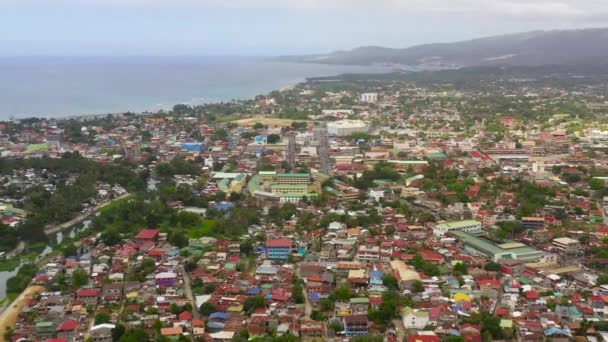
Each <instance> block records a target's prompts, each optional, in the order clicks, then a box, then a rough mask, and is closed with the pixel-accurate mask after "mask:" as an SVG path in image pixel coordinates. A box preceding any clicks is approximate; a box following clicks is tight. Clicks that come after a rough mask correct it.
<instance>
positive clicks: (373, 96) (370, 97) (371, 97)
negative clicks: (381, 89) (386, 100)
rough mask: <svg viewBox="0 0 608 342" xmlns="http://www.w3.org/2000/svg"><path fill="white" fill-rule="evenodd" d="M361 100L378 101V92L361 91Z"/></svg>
mask: <svg viewBox="0 0 608 342" xmlns="http://www.w3.org/2000/svg"><path fill="white" fill-rule="evenodd" d="M361 102H366V103H376V102H378V93H363V94H361Z"/></svg>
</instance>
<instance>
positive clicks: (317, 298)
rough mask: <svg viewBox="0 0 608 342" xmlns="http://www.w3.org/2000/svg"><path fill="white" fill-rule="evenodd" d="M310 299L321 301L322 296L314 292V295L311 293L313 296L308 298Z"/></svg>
mask: <svg viewBox="0 0 608 342" xmlns="http://www.w3.org/2000/svg"><path fill="white" fill-rule="evenodd" d="M308 298H310V300H319V299H321V295H319V294H318V293H314V292H312V293H311V294H310V295H309V296H308Z"/></svg>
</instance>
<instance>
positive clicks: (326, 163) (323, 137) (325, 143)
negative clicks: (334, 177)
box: [319, 127, 332, 176]
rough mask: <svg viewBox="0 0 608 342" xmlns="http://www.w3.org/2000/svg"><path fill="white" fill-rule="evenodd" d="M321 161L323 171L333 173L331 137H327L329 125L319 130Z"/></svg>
mask: <svg viewBox="0 0 608 342" xmlns="http://www.w3.org/2000/svg"><path fill="white" fill-rule="evenodd" d="M319 134H320V135H319V161H320V164H321V172H322V173H324V174H326V175H328V176H330V175H331V167H332V165H331V157H330V155H329V138H328V137H327V127H323V128H321V129H320V130H319Z"/></svg>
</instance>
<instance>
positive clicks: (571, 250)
mask: <svg viewBox="0 0 608 342" xmlns="http://www.w3.org/2000/svg"><path fill="white" fill-rule="evenodd" d="M553 246H554V247H555V248H556V249H557V251H558V252H559V253H560V254H576V253H577V252H578V251H579V247H580V242H579V241H578V240H574V239H571V238H569V237H561V238H556V239H553Z"/></svg>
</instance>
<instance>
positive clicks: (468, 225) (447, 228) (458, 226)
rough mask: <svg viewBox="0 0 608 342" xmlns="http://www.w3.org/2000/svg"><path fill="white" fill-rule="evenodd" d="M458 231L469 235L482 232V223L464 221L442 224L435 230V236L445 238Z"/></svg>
mask: <svg viewBox="0 0 608 342" xmlns="http://www.w3.org/2000/svg"><path fill="white" fill-rule="evenodd" d="M456 230H458V231H463V232H468V233H475V232H480V231H481V222H479V221H475V220H463V221H452V222H445V223H440V224H438V225H436V226H435V228H433V234H435V236H443V235H445V234H446V233H448V232H451V231H456Z"/></svg>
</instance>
